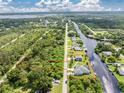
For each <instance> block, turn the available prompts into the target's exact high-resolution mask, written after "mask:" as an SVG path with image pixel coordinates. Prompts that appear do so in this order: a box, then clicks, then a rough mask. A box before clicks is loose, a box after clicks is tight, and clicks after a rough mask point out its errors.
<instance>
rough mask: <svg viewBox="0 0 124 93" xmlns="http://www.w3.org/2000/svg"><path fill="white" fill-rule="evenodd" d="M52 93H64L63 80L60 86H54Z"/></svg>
mask: <svg viewBox="0 0 124 93" xmlns="http://www.w3.org/2000/svg"><path fill="white" fill-rule="evenodd" d="M50 93H62V79H61V80H60V83H59V84H53V87H52V89H51V91H50Z"/></svg>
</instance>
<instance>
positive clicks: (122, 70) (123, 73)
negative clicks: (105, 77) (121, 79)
mask: <svg viewBox="0 0 124 93" xmlns="http://www.w3.org/2000/svg"><path fill="white" fill-rule="evenodd" d="M118 73H119V74H120V75H124V66H120V67H118Z"/></svg>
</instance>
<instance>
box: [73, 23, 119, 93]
mask: <svg viewBox="0 0 124 93" xmlns="http://www.w3.org/2000/svg"><path fill="white" fill-rule="evenodd" d="M73 24H74V27H75V29H76V31H77V33H78V34H79V35H80V38H81V40H82V42H83V43H84V47H86V48H87V51H88V53H87V55H88V57H89V60H90V62H92V63H93V64H94V66H93V69H94V71H95V73H96V75H97V76H98V77H99V78H100V80H101V82H102V85H103V89H104V93H121V92H120V89H119V87H118V81H117V79H116V78H115V77H114V76H113V75H112V73H111V72H110V71H109V70H108V68H107V67H106V65H105V64H104V63H103V62H101V60H100V58H99V56H98V55H97V54H96V53H95V52H94V49H95V47H96V46H97V41H96V40H94V39H89V38H87V37H86V36H85V35H84V34H83V33H82V32H81V30H80V29H79V27H78V25H77V24H76V23H74V22H73Z"/></svg>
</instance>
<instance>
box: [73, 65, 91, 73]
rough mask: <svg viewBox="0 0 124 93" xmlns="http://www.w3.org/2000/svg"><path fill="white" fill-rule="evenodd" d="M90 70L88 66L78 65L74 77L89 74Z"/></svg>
mask: <svg viewBox="0 0 124 93" xmlns="http://www.w3.org/2000/svg"><path fill="white" fill-rule="evenodd" d="M89 73H90V71H89V68H88V66H87V65H76V66H75V67H74V75H83V74H89Z"/></svg>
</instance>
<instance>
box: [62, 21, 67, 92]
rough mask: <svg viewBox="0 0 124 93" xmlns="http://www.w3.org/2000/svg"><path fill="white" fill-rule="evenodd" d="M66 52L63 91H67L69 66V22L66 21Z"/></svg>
mask: <svg viewBox="0 0 124 93" xmlns="http://www.w3.org/2000/svg"><path fill="white" fill-rule="evenodd" d="M64 51H65V53H64V73H63V86H62V93H67V92H68V89H67V68H68V23H66V30H65V50H64Z"/></svg>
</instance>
